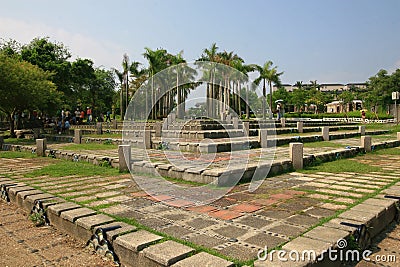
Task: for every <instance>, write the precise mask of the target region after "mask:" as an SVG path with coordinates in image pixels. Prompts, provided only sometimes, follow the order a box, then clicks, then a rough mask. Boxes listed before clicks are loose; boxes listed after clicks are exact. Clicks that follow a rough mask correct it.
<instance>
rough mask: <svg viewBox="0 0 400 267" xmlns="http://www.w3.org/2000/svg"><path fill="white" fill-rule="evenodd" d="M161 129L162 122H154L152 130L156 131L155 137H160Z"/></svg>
mask: <svg viewBox="0 0 400 267" xmlns="http://www.w3.org/2000/svg"><path fill="white" fill-rule="evenodd" d="M161 129H162V123H161V122H159V121H158V122H156V123H155V124H154V130H155V132H156V137H161Z"/></svg>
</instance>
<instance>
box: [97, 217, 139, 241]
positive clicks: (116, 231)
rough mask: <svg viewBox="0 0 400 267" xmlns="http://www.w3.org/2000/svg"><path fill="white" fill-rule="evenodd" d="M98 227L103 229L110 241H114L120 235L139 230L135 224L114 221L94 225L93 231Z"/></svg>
mask: <svg viewBox="0 0 400 267" xmlns="http://www.w3.org/2000/svg"><path fill="white" fill-rule="evenodd" d="M98 228H102V229H103V231H104V233H105V236H106V239H107V240H108V241H109V242H114V240H115V239H116V238H117V237H118V236H121V235H123V234H126V233H128V232H133V231H135V230H137V228H136V227H135V226H132V225H129V224H127V223H124V222H112V223H107V224H102V225H98V226H95V227H94V229H93V232H95V231H96V230H97V229H98Z"/></svg>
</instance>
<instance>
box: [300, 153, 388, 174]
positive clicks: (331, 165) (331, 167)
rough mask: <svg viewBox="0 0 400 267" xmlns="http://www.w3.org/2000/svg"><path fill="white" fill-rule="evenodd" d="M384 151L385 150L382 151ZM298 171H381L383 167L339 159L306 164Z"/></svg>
mask: <svg viewBox="0 0 400 267" xmlns="http://www.w3.org/2000/svg"><path fill="white" fill-rule="evenodd" d="M383 153H385V152H383ZM298 172H300V173H306V174H307V173H308V174H310V173H316V172H331V173H341V172H356V173H370V172H383V169H382V168H380V167H376V166H371V165H368V164H364V163H361V162H358V161H355V160H351V159H339V160H336V161H330V162H324V163H321V164H319V165H316V166H308V167H306V168H304V169H303V170H298Z"/></svg>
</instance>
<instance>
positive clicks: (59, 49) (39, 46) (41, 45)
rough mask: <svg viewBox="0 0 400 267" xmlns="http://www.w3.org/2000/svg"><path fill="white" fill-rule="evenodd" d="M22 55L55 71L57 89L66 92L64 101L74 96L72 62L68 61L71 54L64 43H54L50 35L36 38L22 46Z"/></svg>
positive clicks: (53, 79) (26, 59)
mask: <svg viewBox="0 0 400 267" xmlns="http://www.w3.org/2000/svg"><path fill="white" fill-rule="evenodd" d="M21 57H22V59H23V60H25V61H28V62H30V63H32V64H33V65H36V66H38V67H40V68H41V69H42V70H45V71H50V72H53V73H54V75H53V76H52V77H51V81H53V82H54V84H55V85H56V86H57V90H59V91H61V92H63V93H64V99H63V100H64V102H68V101H69V100H70V99H71V97H74V92H73V90H72V88H71V82H72V79H71V75H70V73H71V63H70V62H69V61H68V60H69V59H70V58H71V54H70V52H69V51H68V49H67V48H66V47H65V46H64V45H63V44H61V43H52V42H50V41H49V38H48V37H47V38H35V39H33V40H32V41H31V42H30V43H29V44H27V45H24V46H22V48H21Z"/></svg>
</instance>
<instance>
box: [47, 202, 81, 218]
mask: <svg viewBox="0 0 400 267" xmlns="http://www.w3.org/2000/svg"><path fill="white" fill-rule="evenodd" d="M80 207H81V206H79V205H78V204H75V203H72V202H65V203H60V204H56V205H52V206H50V207H49V211H51V212H53V213H55V214H57V215H60V213H61V212H63V211H67V210H72V209H77V208H80Z"/></svg>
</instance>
